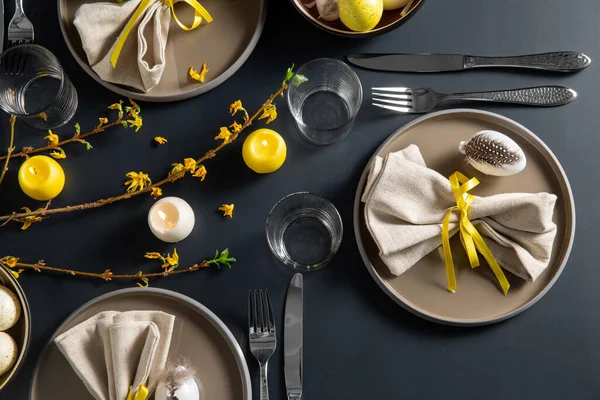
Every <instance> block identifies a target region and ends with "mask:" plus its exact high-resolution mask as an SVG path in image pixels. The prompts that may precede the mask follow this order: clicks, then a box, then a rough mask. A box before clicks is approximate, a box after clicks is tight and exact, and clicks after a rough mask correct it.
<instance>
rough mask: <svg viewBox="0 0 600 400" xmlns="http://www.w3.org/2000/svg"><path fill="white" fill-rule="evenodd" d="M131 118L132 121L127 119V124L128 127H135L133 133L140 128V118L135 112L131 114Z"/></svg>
mask: <svg viewBox="0 0 600 400" xmlns="http://www.w3.org/2000/svg"><path fill="white" fill-rule="evenodd" d="M131 118H133V119H128V120H127V122H128V123H129V127H130V128H132V127H135V131H136V132H137V131H139V130H140V128H141V127H142V125H143V124H142V117H140V116H139V114H138V113H137V112H133V113H132V114H131Z"/></svg>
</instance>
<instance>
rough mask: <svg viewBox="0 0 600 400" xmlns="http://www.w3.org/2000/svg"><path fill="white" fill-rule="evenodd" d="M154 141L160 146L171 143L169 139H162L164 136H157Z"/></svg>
mask: <svg viewBox="0 0 600 400" xmlns="http://www.w3.org/2000/svg"><path fill="white" fill-rule="evenodd" d="M154 141H155V142H156V143H158V144H165V143H168V142H169V141H168V140H167V139H165V138H164V137H162V136H156V137H155V138H154Z"/></svg>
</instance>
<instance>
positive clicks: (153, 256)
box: [144, 251, 162, 259]
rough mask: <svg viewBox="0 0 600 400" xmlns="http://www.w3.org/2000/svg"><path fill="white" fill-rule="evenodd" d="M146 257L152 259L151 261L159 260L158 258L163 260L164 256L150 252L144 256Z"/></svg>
mask: <svg viewBox="0 0 600 400" xmlns="http://www.w3.org/2000/svg"><path fill="white" fill-rule="evenodd" d="M144 257H146V258H150V259H158V258H162V255H161V254H160V253H159V252H157V251H150V252H147V253H146V254H145V255H144Z"/></svg>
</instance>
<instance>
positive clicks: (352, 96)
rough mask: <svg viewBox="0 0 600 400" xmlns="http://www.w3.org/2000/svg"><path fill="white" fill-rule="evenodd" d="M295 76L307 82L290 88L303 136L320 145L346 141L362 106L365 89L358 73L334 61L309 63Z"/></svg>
mask: <svg viewBox="0 0 600 400" xmlns="http://www.w3.org/2000/svg"><path fill="white" fill-rule="evenodd" d="M296 72H297V73H298V74H302V75H304V76H306V77H307V78H308V81H307V82H305V83H302V84H300V85H298V86H295V85H293V84H291V85H290V88H289V89H288V91H287V101H288V107H289V109H290V112H291V113H292V115H293V116H294V119H295V120H296V125H297V126H298V130H299V131H300V133H301V134H302V136H304V137H305V138H306V139H307V140H308V141H309V142H312V143H314V144H318V145H328V144H332V143H335V142H337V141H338V140H340V139H342V138H343V137H345V136H346V135H347V134H348V132H350V130H351V129H352V125H353V124H354V120H355V118H356V114H357V113H358V110H359V109H360V105H361V103H362V85H361V84H360V80H359V79H358V76H357V75H356V73H355V72H354V71H353V70H352V68H350V67H349V66H348V65H347V64H345V63H343V62H341V61H339V60H334V59H331V58H318V59H316V60H312V61H309V62H307V63H306V64H304V65H302V66H301V67H300V68H298V71H296Z"/></svg>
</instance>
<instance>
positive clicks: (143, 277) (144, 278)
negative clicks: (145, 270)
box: [136, 271, 148, 288]
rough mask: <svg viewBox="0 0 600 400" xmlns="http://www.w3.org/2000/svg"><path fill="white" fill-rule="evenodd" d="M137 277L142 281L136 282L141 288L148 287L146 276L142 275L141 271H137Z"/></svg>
mask: <svg viewBox="0 0 600 400" xmlns="http://www.w3.org/2000/svg"><path fill="white" fill-rule="evenodd" d="M137 276H138V278H139V279H140V280H141V281H142V283H140V282H136V283H137V285H138V286H139V287H141V288H147V287H148V278H146V277H145V276H143V274H142V271H140V272H138V273H137Z"/></svg>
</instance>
